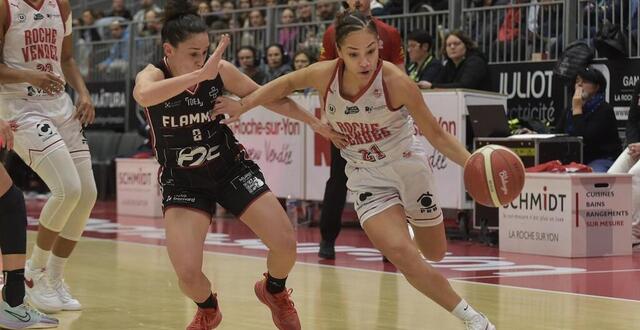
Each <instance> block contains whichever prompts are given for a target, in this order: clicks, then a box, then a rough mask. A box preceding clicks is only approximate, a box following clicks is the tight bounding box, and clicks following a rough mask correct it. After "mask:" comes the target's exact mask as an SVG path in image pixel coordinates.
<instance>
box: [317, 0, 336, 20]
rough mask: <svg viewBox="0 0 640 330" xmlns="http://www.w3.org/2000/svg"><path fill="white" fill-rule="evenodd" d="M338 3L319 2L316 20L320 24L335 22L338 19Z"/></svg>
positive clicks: (326, 0)
mask: <svg viewBox="0 0 640 330" xmlns="http://www.w3.org/2000/svg"><path fill="white" fill-rule="evenodd" d="M336 11H337V10H336V3H335V2H334V1H331V0H318V2H317V3H316V20H317V21H318V22H327V21H333V19H334V18H335V17H336Z"/></svg>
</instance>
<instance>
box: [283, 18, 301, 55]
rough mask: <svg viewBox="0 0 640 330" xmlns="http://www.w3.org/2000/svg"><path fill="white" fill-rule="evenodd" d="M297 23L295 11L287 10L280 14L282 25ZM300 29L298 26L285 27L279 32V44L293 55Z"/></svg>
mask: <svg viewBox="0 0 640 330" xmlns="http://www.w3.org/2000/svg"><path fill="white" fill-rule="evenodd" d="M294 22H295V14H294V13H293V9H291V8H285V9H283V10H282V13H280V24H282V25H286V24H293V23H294ZM299 32H300V29H299V28H298V27H297V26H296V27H293V26H284V27H280V28H279V30H278V43H279V44H281V45H282V47H284V49H285V51H286V52H287V53H293V52H294V51H295V47H296V44H297V41H296V40H297V39H298V33H299Z"/></svg>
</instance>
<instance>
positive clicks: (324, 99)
mask: <svg viewBox="0 0 640 330" xmlns="http://www.w3.org/2000/svg"><path fill="white" fill-rule="evenodd" d="M340 61H341V60H338V61H336V67H335V69H334V70H333V74H332V75H331V79H330V80H329V84H328V85H327V89H325V90H324V97H323V101H324V103H323V104H324V106H325V107H326V106H327V96H328V95H329V90H331V85H333V80H334V79H336V74H337V73H338V70H340ZM331 92H332V93H335V92H336V91H331Z"/></svg>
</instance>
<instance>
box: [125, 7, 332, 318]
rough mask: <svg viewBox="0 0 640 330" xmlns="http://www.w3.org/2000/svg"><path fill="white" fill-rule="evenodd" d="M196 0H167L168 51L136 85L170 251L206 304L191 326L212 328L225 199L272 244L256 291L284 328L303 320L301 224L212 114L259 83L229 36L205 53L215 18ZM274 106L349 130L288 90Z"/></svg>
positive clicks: (317, 125)
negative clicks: (210, 258)
mask: <svg viewBox="0 0 640 330" xmlns="http://www.w3.org/2000/svg"><path fill="white" fill-rule="evenodd" d="M188 3H189V2H188V1H181V0H174V1H169V2H168V3H167V6H166V9H165V23H164V26H163V29H162V41H163V50H164V54H165V58H164V59H163V60H162V61H161V62H159V63H156V64H152V65H148V66H147V67H146V68H145V69H144V70H142V71H141V72H140V73H139V74H138V76H137V78H136V86H135V89H134V97H135V99H136V101H137V102H138V103H139V104H140V105H141V106H143V107H145V108H146V114H147V120H148V121H149V124H150V126H151V132H152V135H153V145H154V151H155V155H156V158H157V159H158V162H159V163H160V165H161V173H160V182H161V185H162V194H163V207H164V218H165V222H166V224H165V226H166V236H167V238H166V240H167V242H166V244H167V250H168V253H169V258H170V259H171V262H172V264H173V267H174V269H175V271H176V273H177V275H178V280H179V284H180V288H181V289H182V291H183V292H184V294H185V295H187V296H188V297H189V298H191V299H193V300H194V301H195V303H196V304H197V305H198V311H197V313H196V315H195V317H194V319H193V321H192V322H191V324H190V325H189V326H188V328H187V329H203V330H204V329H213V328H215V327H216V326H217V325H218V324H219V323H220V322H221V319H222V315H221V314H220V309H219V308H218V302H217V299H216V295H215V294H213V293H212V290H211V283H210V282H209V280H208V279H207V277H206V276H205V275H204V274H203V273H202V254H203V248H204V240H205V237H206V234H207V231H208V228H209V224H210V221H211V218H212V208H213V206H214V203H216V202H217V203H219V204H221V205H222V206H223V207H224V208H226V209H227V210H230V211H231V212H232V213H233V214H234V215H235V216H237V217H238V218H239V219H240V220H242V221H243V222H244V223H246V224H247V225H248V226H249V227H250V228H251V230H253V232H255V233H256V234H257V235H258V237H259V238H260V239H261V240H262V241H263V242H264V243H265V244H266V245H267V247H268V248H269V253H268V256H267V270H268V272H267V273H266V274H265V278H264V279H262V280H261V281H258V282H257V283H256V285H255V292H256V295H257V297H258V299H259V300H260V301H261V302H262V303H264V304H266V305H267V306H268V307H269V308H270V309H271V313H272V318H273V321H274V323H275V325H276V326H277V327H278V329H300V321H299V319H298V315H297V312H296V310H295V308H294V306H293V302H292V301H291V299H290V297H289V295H290V291H288V290H286V288H285V280H286V279H287V276H288V274H289V272H290V271H291V269H292V267H293V265H294V262H295V259H296V239H295V233H294V231H293V228H292V227H291V225H290V223H289V220H288V218H287V216H286V213H285V212H284V210H283V209H282V207H281V206H280V204H279V202H278V200H277V199H276V197H275V196H274V195H273V194H272V193H271V192H270V191H269V188H268V187H267V185H266V183H265V180H264V177H263V175H262V173H261V172H260V169H259V168H258V166H257V165H256V164H255V163H254V162H252V161H251V160H249V159H248V158H247V154H246V152H245V150H244V148H243V147H242V145H241V144H239V143H238V141H237V140H236V139H235V137H234V136H233V133H232V132H231V130H230V129H229V128H228V127H227V126H226V125H225V124H223V123H222V122H221V119H223V118H224V117H222V116H220V117H216V118H212V117H210V114H209V113H210V111H212V110H213V107H214V105H215V102H216V98H217V97H218V96H220V95H222V93H223V92H224V91H225V90H226V91H228V92H230V93H233V94H235V95H238V96H240V97H243V96H246V95H248V94H250V93H251V92H253V91H254V90H256V89H257V88H258V87H259V86H258V85H257V84H255V83H254V82H253V81H252V80H251V79H250V78H249V77H248V76H245V75H244V74H242V73H241V72H240V71H239V70H238V69H236V68H235V67H234V66H233V65H232V64H230V63H229V62H226V61H222V60H221V57H222V54H223V52H224V50H225V48H226V46H227V44H228V43H229V38H228V36H224V37H223V38H222V40H221V42H220V44H219V45H218V47H217V49H216V50H215V52H214V53H213V54H212V55H211V57H209V59H207V58H206V57H207V50H208V48H209V36H208V34H207V25H206V24H205V23H204V22H203V21H202V20H201V18H200V17H199V16H197V13H196V10H195V9H193V8H192V7H191V6H190V5H189V4H188ZM268 108H270V109H272V110H273V111H275V112H278V113H281V114H283V115H285V116H288V117H291V118H294V119H298V120H301V121H304V122H305V123H307V124H310V125H311V126H312V128H313V129H314V130H315V131H316V132H318V133H319V134H321V135H323V136H325V137H327V138H330V139H332V141H339V140H341V139H343V136H342V135H340V134H338V133H336V132H334V131H333V130H332V129H331V128H330V127H329V126H328V125H326V124H322V123H321V122H320V121H319V120H318V119H317V118H315V117H314V116H313V115H311V114H309V113H307V112H306V111H304V110H302V109H300V108H299V107H298V106H297V105H296V104H295V103H294V102H293V101H292V100H290V99H288V98H286V99H282V100H280V101H277V102H275V103H274V104H271V105H270V107H268Z"/></svg>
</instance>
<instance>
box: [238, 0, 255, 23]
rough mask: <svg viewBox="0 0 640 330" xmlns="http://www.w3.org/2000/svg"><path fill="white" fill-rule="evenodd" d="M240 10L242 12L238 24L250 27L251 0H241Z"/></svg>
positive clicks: (239, 14) (239, 3)
mask: <svg viewBox="0 0 640 330" xmlns="http://www.w3.org/2000/svg"><path fill="white" fill-rule="evenodd" d="M254 7H255V6H254ZM238 9H239V10H242V12H239V13H238V14H237V15H238V22H239V23H240V26H242V27H249V13H250V12H251V0H240V1H239V2H238Z"/></svg>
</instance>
